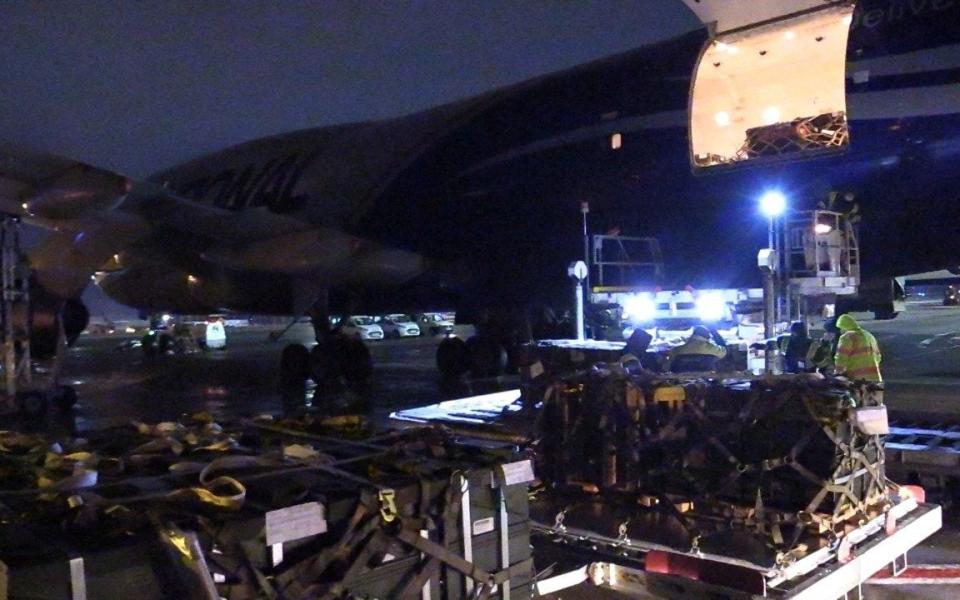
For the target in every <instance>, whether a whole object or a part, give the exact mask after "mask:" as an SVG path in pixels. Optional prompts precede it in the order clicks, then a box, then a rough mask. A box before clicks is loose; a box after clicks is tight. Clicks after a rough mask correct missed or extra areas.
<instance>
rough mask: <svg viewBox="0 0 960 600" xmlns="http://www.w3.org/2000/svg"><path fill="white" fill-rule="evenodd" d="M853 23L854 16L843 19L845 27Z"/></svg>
mask: <svg viewBox="0 0 960 600" xmlns="http://www.w3.org/2000/svg"><path fill="white" fill-rule="evenodd" d="M851 23H853V15H847V16H845V17H844V18H843V24H844V25H849V24H851Z"/></svg>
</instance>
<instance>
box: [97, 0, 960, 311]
mask: <svg viewBox="0 0 960 600" xmlns="http://www.w3.org/2000/svg"><path fill="white" fill-rule="evenodd" d="M958 22H960V2H954V1H950V0H928V1H921V0H917V1H911V0H884V1H880V0H865V1H862V2H859V3H858V5H857V10H856V12H855V13H854V15H853V18H852V23H851V24H850V29H849V38H848V41H847V47H846V60H847V67H846V81H845V86H846V99H847V117H848V119H849V131H850V143H849V145H848V146H847V147H845V148H842V149H839V150H837V151H835V152H824V153H817V154H815V155H812V156H809V157H808V156H802V155H797V156H789V157H785V158H784V159H783V160H769V161H760V162H758V163H757V164H747V165H745V166H740V165H733V166H730V167H729V168H719V169H698V170H697V171H696V172H694V168H693V167H692V163H691V142H690V139H691V138H690V136H691V131H690V127H691V124H690V117H689V114H690V113H689V111H690V102H691V95H690V94H691V84H692V77H693V75H694V73H695V72H696V68H697V65H698V61H699V59H700V57H701V53H702V52H703V49H704V46H705V44H706V43H707V42H708V34H707V31H706V30H701V31H696V32H693V33H691V34H688V35H685V36H682V37H680V38H677V39H674V40H670V41H667V42H664V43H661V44H657V45H655V46H651V47H646V48H641V49H638V50H635V51H631V52H627V53H625V54H622V55H618V56H615V57H611V58H608V59H604V60H601V61H597V62H594V63H590V64H588V65H585V66H582V67H578V68H574V69H570V70H568V71H564V72H561V73H558V74H555V75H550V76H545V77H542V78H538V79H535V80H532V81H529V82H525V83H521V84H518V85H514V86H511V87H508V88H505V89H503V90H497V91H493V92H490V93H488V94H484V95H483V96H481V97H478V98H472V99H468V100H464V101H460V102H455V103H452V104H449V105H445V106H442V107H439V108H437V109H432V110H430V111H425V112H423V113H418V114H415V115H410V116H406V117H400V118H398V119H394V120H387V121H377V122H369V123H357V124H348V125H340V126H335V127H325V128H319V129H314V130H305V131H300V132H294V133H291V134H285V135H280V136H276V137H273V138H266V139H263V140H255V141H252V142H249V143H246V144H243V145H240V146H238V147H235V148H230V149H227V150H224V151H222V152H220V153H217V154H215V155H211V156H208V157H202V158H200V159H198V160H196V161H192V162H190V163H187V164H185V165H181V166H179V167H175V168H173V169H169V170H167V171H164V172H162V173H159V174H157V175H156V176H154V177H153V178H152V179H153V180H154V181H156V182H157V183H161V184H163V185H165V186H166V187H168V188H169V189H172V190H174V191H175V192H176V193H178V194H179V195H181V196H183V197H186V198H188V199H190V200H193V201H195V202H198V203H203V204H207V205H211V206H215V207H218V208H221V209H225V210H228V211H231V213H232V214H236V215H237V218H238V219H246V220H251V219H258V218H259V217H260V216H262V217H264V218H266V217H267V216H269V217H270V219H274V220H276V221H277V223H278V228H280V229H283V231H282V232H281V233H280V234H278V235H270V231H269V230H266V231H265V232H264V234H263V237H261V238H260V239H248V240H244V241H243V242H242V243H240V244H238V245H237V247H232V248H231V247H224V245H223V244H222V243H220V242H215V241H212V240H204V239H197V238H191V239H189V241H187V240H186V239H184V240H183V243H177V233H176V232H167V233H168V234H169V235H170V236H171V237H170V238H167V239H166V241H165V240H164V239H161V238H160V236H154V238H153V239H151V240H149V241H147V242H144V243H141V244H140V245H139V249H134V250H133V251H131V257H132V258H131V260H132V261H133V264H149V265H151V268H152V269H160V270H162V269H164V268H169V269H170V270H171V271H172V272H174V273H175V274H176V278H178V281H179V280H180V279H182V274H183V273H191V274H193V273H195V274H197V275H198V276H199V277H201V278H205V280H209V281H211V282H217V283H216V285H219V286H220V288H219V291H218V292H217V293H216V294H212V295H204V294H195V295H194V296H193V297H192V299H191V297H190V296H189V295H188V296H187V297H186V298H180V299H179V300H176V302H178V303H179V304H180V305H178V306H172V307H171V306H166V305H164V306H160V305H161V304H165V303H167V302H168V300H172V299H174V297H175V296H176V294H171V295H170V298H167V297H166V296H164V295H163V294H159V295H158V294H157V293H155V292H156V290H151V289H150V286H144V285H142V284H138V285H129V284H124V281H123V277H124V275H123V274H117V275H116V276H115V281H114V283H113V284H112V285H110V286H107V287H106V289H107V290H108V292H110V293H112V294H114V295H116V296H118V299H120V300H121V301H124V302H128V303H131V304H134V305H137V306H142V307H145V308H156V309H159V308H173V309H177V310H182V311H184V312H189V311H191V310H201V309H222V308H228V309H229V308H233V309H236V310H244V311H249V312H265V313H290V312H294V311H297V310H299V309H301V308H302V307H304V306H306V305H309V303H310V302H311V301H312V298H311V296H315V295H316V294H317V293H318V290H320V289H329V290H332V291H333V296H332V298H333V299H334V301H335V302H336V301H338V299H343V300H344V301H346V299H347V298H350V302H351V305H352V306H353V307H355V308H358V309H359V308H361V307H362V310H364V311H373V310H397V309H405V308H430V307H440V306H444V307H448V306H454V305H456V306H459V307H467V308H470V307H469V306H468V305H469V304H470V303H469V302H465V299H469V300H470V301H473V302H474V303H475V304H478V305H479V304H484V303H487V304H492V305H503V304H508V303H509V304H515V305H524V304H530V303H532V302H547V303H554V302H556V301H557V296H558V294H563V293H564V290H566V289H567V287H568V284H567V281H566V275H565V267H566V264H567V263H568V262H570V261H571V260H576V259H579V258H581V257H582V254H583V251H582V240H581V237H580V227H581V222H580V219H581V215H580V205H581V202H583V201H587V202H589V203H590V209H591V212H590V215H589V219H590V227H591V229H592V230H593V231H594V232H598V233H602V232H604V231H606V230H608V229H610V228H612V227H615V226H616V227H618V228H620V229H622V230H623V231H624V232H630V233H637V234H641V235H648V236H655V237H657V238H659V240H660V242H661V245H662V246H663V249H664V253H665V258H666V263H667V264H666V271H667V274H668V282H667V283H668V284H680V285H683V284H688V283H689V284H693V285H698V286H717V287H726V286H739V285H755V284H756V282H757V281H758V280H759V274H758V272H757V270H756V268H755V257H756V250H757V249H758V248H760V247H762V246H764V245H765V239H766V227H767V225H766V221H765V220H764V219H763V218H762V217H760V216H759V214H758V213H757V209H756V201H757V198H758V197H759V196H760V194H762V193H763V191H765V190H767V189H770V188H777V189H780V190H782V191H783V192H784V193H785V194H786V195H787V196H788V198H790V200H791V205H792V206H793V207H796V208H813V207H814V205H815V203H816V202H817V201H818V200H822V199H823V198H824V197H825V196H826V195H827V193H828V192H830V191H835V190H839V191H849V192H853V193H855V194H856V196H857V199H858V201H859V202H860V205H861V211H862V213H863V222H862V225H861V238H862V239H861V248H862V253H863V257H862V261H863V271H864V274H865V276H867V277H870V276H877V277H879V276H893V275H901V274H906V273H911V272H916V271H920V270H931V269H935V268H943V267H952V266H955V265H957V264H958V263H960V236H958V235H957V233H956V232H955V231H954V230H955V228H956V225H957V223H960V192H958V191H957V190H958V187H960V170H958V169H957V168H956V167H955V165H956V164H957V161H958V159H960V27H957V26H956V25H955V24H956V23H958ZM864 73H867V75H864ZM784 77H789V73H785V74H784ZM614 134H619V146H618V147H614V145H613V144H612V143H611V139H612V138H611V136H613V135H614ZM171 240H172V241H171ZM138 253H139V254H138ZM324 256H329V257H335V259H336V260H334V259H333V258H331V259H330V260H329V261H324V260H323V257H324ZM278 257H279V258H278ZM271 259H273V262H272V263H271V262H270V261H271ZM297 260H299V262H298V263H297V265H298V266H291V267H287V265H290V264H291V261H293V262H296V261H297ZM277 265H280V266H279V267H278V266H277ZM132 271H136V268H134V269H132ZM147 279H149V277H148V278H147ZM128 281H131V280H129V279H128ZM138 281H141V282H142V281H145V280H144V278H143V277H141V279H140V280H138ZM178 285H181V286H182V282H181V283H180V284H178ZM211 285H213V283H211ZM111 289H112V290H113V291H111ZM341 292H342V293H341ZM191 302H193V303H194V304H191ZM474 308H475V306H474ZM334 309H336V307H334ZM464 310H466V308H465V309H464Z"/></svg>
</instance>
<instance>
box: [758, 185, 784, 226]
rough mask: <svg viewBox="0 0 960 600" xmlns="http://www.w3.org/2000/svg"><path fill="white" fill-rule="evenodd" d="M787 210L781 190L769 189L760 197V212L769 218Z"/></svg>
mask: <svg viewBox="0 0 960 600" xmlns="http://www.w3.org/2000/svg"><path fill="white" fill-rule="evenodd" d="M785 210H787V198H786V196H784V195H783V192H778V191H776V190H771V191H769V192H766V193H765V194H764V195H763V196H761V197H760V212H762V213H763V214H764V216H766V217H769V218H771V219H772V218H774V217H779V216H780V215H782V214H783V211H785Z"/></svg>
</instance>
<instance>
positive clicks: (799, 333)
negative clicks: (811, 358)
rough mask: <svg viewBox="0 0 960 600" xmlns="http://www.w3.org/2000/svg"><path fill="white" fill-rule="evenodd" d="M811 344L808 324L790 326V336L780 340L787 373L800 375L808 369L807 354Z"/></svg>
mask: <svg viewBox="0 0 960 600" xmlns="http://www.w3.org/2000/svg"><path fill="white" fill-rule="evenodd" d="M811 343H812V342H811V340H810V335H809V334H808V333H807V325H806V323H804V322H803V321H794V322H793V323H791V324H790V335H788V336H784V337H783V338H782V339H781V340H780V352H781V353H783V370H784V372H785V373H800V372H802V371H805V370H806V369H807V352H808V351H809V350H810V344H811Z"/></svg>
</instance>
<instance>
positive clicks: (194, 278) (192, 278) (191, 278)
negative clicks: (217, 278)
mask: <svg viewBox="0 0 960 600" xmlns="http://www.w3.org/2000/svg"><path fill="white" fill-rule="evenodd" d="M198 281H200V280H199V279H197V276H196V275H187V283H189V284H191V285H193V284H195V283H197V282H198Z"/></svg>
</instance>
